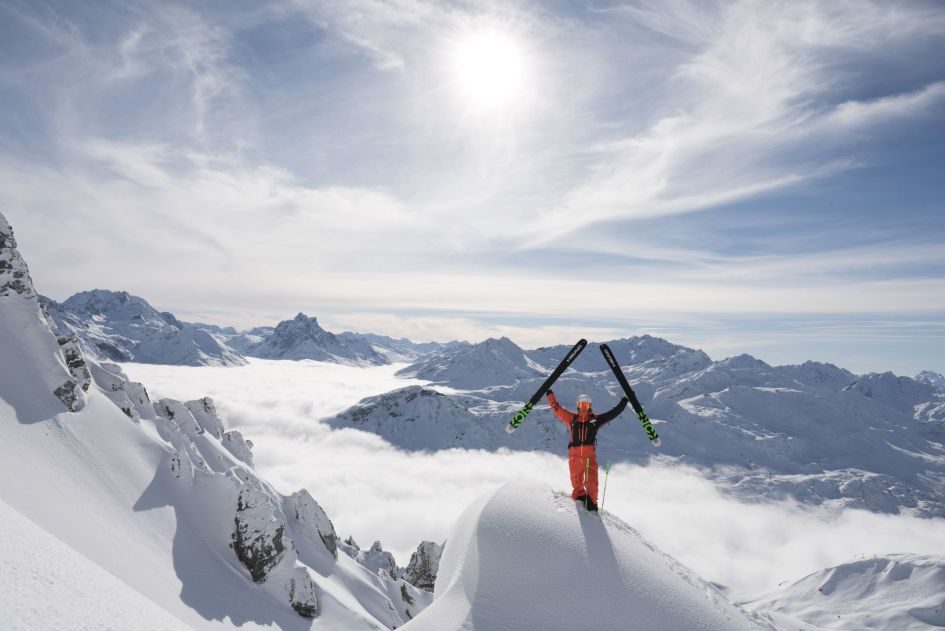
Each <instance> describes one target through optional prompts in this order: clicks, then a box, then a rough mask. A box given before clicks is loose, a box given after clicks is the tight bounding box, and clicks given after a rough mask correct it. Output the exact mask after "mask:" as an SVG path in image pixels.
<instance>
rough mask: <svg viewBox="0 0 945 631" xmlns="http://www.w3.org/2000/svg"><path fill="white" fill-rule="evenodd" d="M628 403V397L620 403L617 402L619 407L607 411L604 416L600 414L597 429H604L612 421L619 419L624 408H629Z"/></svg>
mask: <svg viewBox="0 0 945 631" xmlns="http://www.w3.org/2000/svg"><path fill="white" fill-rule="evenodd" d="M627 403H628V402H627V397H624V398H622V399H620V401H619V402H617V405H615V406H614V407H613V408H611V409H609V410H607V411H606V412H604V413H603V414H598V415H597V427H598V428H601V427H603V426H604V425H606V424H607V423H609V422H611V421H612V420H614V419H615V418H617V417H618V416H619V415H620V413H621V412H623V410H624V408H625V407H627Z"/></svg>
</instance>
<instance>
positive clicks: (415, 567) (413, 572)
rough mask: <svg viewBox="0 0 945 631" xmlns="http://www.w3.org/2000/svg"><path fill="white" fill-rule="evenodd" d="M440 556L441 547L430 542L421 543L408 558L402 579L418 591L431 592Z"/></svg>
mask: <svg viewBox="0 0 945 631" xmlns="http://www.w3.org/2000/svg"><path fill="white" fill-rule="evenodd" d="M441 556H443V546H442V545H440V544H437V543H433V542H432V541H424V542H422V543H421V544H420V545H419V546H417V551H416V552H414V553H413V554H412V555H411V556H410V563H408V564H407V569H406V571H405V572H404V579H405V580H406V581H407V582H408V583H410V584H412V585H414V586H416V587H419V588H420V589H423V590H426V591H428V592H432V591H433V586H434V584H435V583H436V573H437V571H438V570H439V567H440V557H441Z"/></svg>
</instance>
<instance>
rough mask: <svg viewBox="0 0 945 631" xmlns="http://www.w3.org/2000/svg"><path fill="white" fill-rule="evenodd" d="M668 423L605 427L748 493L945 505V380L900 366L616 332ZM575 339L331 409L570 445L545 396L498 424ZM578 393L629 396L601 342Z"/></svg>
mask: <svg viewBox="0 0 945 631" xmlns="http://www.w3.org/2000/svg"><path fill="white" fill-rule="evenodd" d="M608 344H609V345H610V346H611V348H612V349H614V351H615V353H616V355H617V357H618V359H619V360H620V361H621V363H622V364H623V368H624V370H625V372H626V374H627V377H628V379H629V381H630V382H631V384H632V385H633V386H634V388H635V390H636V393H637V395H638V397H639V399H640V401H641V403H642V404H643V406H644V407H645V409H646V410H647V411H648V413H649V415H650V418H651V419H652V420H653V422H654V424H655V427H656V428H657V431H658V432H659V433H660V434H661V435H662V436H663V447H662V448H661V449H660V450H659V451H658V452H657V451H655V450H654V449H653V447H652V446H651V445H650V444H649V441H648V440H646V436H645V434H644V433H643V431H642V429H641V428H640V426H639V423H638V422H637V421H636V419H635V418H634V417H633V416H632V415H631V414H626V415H624V416H623V417H622V418H620V419H618V422H615V423H612V424H611V425H610V426H608V427H607V428H606V429H605V430H604V431H603V432H602V434H601V436H600V437H599V445H598V453H599V454H600V455H601V458H602V460H604V461H606V462H613V461H640V460H645V459H647V458H649V457H651V456H655V455H660V456H662V457H672V458H675V459H677V460H678V461H679V462H680V463H685V464H691V465H696V466H700V467H702V468H704V469H705V470H706V473H707V475H708V476H710V477H712V478H714V479H716V480H718V481H719V482H720V483H722V484H723V488H726V489H728V490H729V491H731V492H733V493H737V494H738V495H739V496H741V497H743V498H747V499H751V500H758V501H764V500H766V499H773V498H784V497H788V496H790V497H794V498H796V499H798V500H800V501H802V502H810V503H814V504H821V503H837V504H842V505H846V506H853V507H862V508H867V509H869V510H872V511H880V512H890V513H895V512H909V513H914V514H917V515H921V516H945V392H943V391H941V390H938V389H936V388H935V387H933V386H932V385H930V384H929V383H924V382H920V381H917V380H915V379H911V378H908V377H897V376H895V375H893V374H892V373H882V374H868V375H854V374H853V373H851V372H849V371H847V370H844V369H842V368H838V367H836V366H833V365H830V364H821V363H816V362H807V363H805V364H801V365H796V366H769V365H768V364H766V363H764V362H763V361H761V360H758V359H755V358H753V357H751V356H748V355H740V356H737V357H730V358H727V359H724V360H721V361H712V360H711V359H710V358H709V357H708V355H706V354H705V353H703V352H702V351H699V350H694V349H690V348H686V347H683V346H678V345H674V344H671V343H669V342H666V341H665V340H660V339H658V338H653V337H650V336H642V337H637V338H630V339H626V340H616V341H612V342H609V343H608ZM568 349H569V347H567V346H560V347H552V348H544V349H538V350H537V351H525V350H523V349H521V348H519V347H517V346H516V345H515V344H514V343H513V342H511V341H510V340H507V339H501V340H488V341H486V342H483V343H481V344H476V345H473V346H468V347H461V348H454V349H446V350H441V351H438V352H436V353H432V354H430V355H427V356H425V357H423V358H421V359H420V360H419V361H417V362H416V363H414V364H413V365H411V366H408V367H406V368H404V369H402V370H401V371H400V373H399V374H403V375H407V376H415V377H419V378H425V379H430V380H431V381H434V385H431V386H412V387H409V388H404V389H401V390H396V391H393V392H389V393H387V394H384V395H380V396H376V397H371V398H368V399H365V400H364V401H362V402H361V403H360V404H358V405H356V406H355V407H353V408H351V409H349V410H347V411H345V412H343V413H341V414H339V415H337V416H335V417H333V418H330V419H328V421H327V422H328V423H329V424H331V425H332V426H333V427H338V428H340V427H352V428H357V429H361V430H364V431H369V432H373V433H376V434H379V435H381V436H382V437H384V438H385V439H386V440H388V441H390V442H391V443H393V444H395V445H397V446H399V447H402V448H404V449H409V450H436V449H446V448H450V447H457V446H460V447H465V448H469V449H488V450H496V449H499V448H510V449H520V450H536V449H538V450H546V451H553V452H558V453H563V451H564V449H565V445H566V444H567V437H566V430H565V428H564V426H563V425H561V424H560V423H558V422H557V421H556V420H555V419H554V417H553V415H551V414H550V412H549V411H548V410H547V406H539V407H538V409H537V410H536V411H535V412H532V413H531V415H530V416H528V418H527V419H526V421H525V423H524V424H523V425H522V427H521V428H519V430H517V431H516V432H515V433H514V434H512V435H508V434H506V433H505V432H503V431H501V430H502V428H504V426H505V424H506V423H507V422H508V419H509V418H511V416H512V415H513V414H514V413H515V412H516V411H517V410H518V409H519V408H520V407H521V406H522V405H523V403H524V401H526V400H527V399H528V398H529V397H530V396H531V395H532V393H534V392H535V390H536V389H537V388H538V386H539V385H540V383H541V382H542V381H543V379H544V376H545V375H547V374H548V373H549V372H550V371H551V370H552V368H553V366H554V365H555V364H556V363H557V361H559V360H560V358H561V357H563V356H564V355H565V354H566V353H567V351H568ZM554 390H555V392H556V393H557V395H558V397H559V400H561V401H562V402H563V403H564V404H565V405H566V406H568V407H572V408H573V407H574V401H575V400H576V398H577V396H578V395H579V394H589V395H590V396H591V397H592V399H593V401H594V402H595V408H596V409H598V410H601V411H603V410H606V409H608V408H610V407H611V406H612V405H614V404H615V403H616V402H617V401H618V400H619V398H620V397H621V396H622V394H621V392H620V390H619V386H618V385H617V384H616V381H615V380H614V378H613V375H612V373H611V372H610V370H609V369H607V368H606V365H605V364H604V361H603V358H602V355H601V354H600V353H599V352H598V351H597V349H596V348H594V346H593V345H592V346H591V347H589V348H588V349H587V350H585V351H584V353H583V354H582V355H581V356H580V357H579V358H578V360H577V361H576V362H575V364H574V365H573V367H572V369H570V370H569V371H567V372H566V373H565V374H564V375H563V376H562V377H561V379H559V381H558V382H557V383H556V384H555V385H554Z"/></svg>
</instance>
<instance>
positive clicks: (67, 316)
mask: <svg viewBox="0 0 945 631" xmlns="http://www.w3.org/2000/svg"><path fill="white" fill-rule="evenodd" d="M43 305H44V307H45V308H46V310H47V312H48V313H49V315H50V316H51V317H52V318H53V320H54V322H55V324H56V327H57V328H58V329H59V330H60V331H63V332H68V333H73V334H74V335H75V336H76V337H77V338H78V340H79V342H80V344H81V345H82V348H83V350H84V351H85V352H86V353H87V354H89V355H91V356H92V357H94V358H98V359H105V360H109V361H135V362H141V363H146V364H177V365H182V366H239V365H242V364H244V363H245V360H244V359H243V358H242V357H241V356H240V354H239V353H237V352H236V351H234V350H233V349H232V348H230V347H229V346H227V345H226V344H225V343H223V342H222V341H220V340H219V339H217V337H214V335H213V334H212V333H211V332H210V331H207V330H205V329H203V328H200V327H198V326H195V325H192V324H187V323H184V322H181V321H180V320H178V319H177V318H176V317H174V315H173V314H171V313H167V312H164V313H161V312H158V311H157V310H156V309H155V308H154V307H152V306H151V305H150V304H148V302H147V301H146V300H144V299H143V298H139V297H138V296H133V295H131V294H129V293H128V292H125V291H107V290H102V289H96V290H93V291H84V292H81V293H78V294H75V295H74V296H72V297H70V298H68V299H67V300H65V301H64V302H62V303H57V302H55V301H53V300H50V299H48V298H44V299H43Z"/></svg>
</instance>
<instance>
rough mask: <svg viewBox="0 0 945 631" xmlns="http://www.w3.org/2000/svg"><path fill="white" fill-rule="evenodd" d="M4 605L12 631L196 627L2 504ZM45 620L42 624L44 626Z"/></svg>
mask: <svg viewBox="0 0 945 631" xmlns="http://www.w3.org/2000/svg"><path fill="white" fill-rule="evenodd" d="M0 523H2V524H3V528H2V531H3V536H2V537H0V559H3V572H0V594H5V595H6V596H4V597H0V603H3V604H4V607H3V613H2V627H3V628H4V629H8V630H10V631H27V630H29V629H37V628H40V627H42V628H47V629H54V628H61V629H66V628H68V629H72V630H75V631H86V630H88V631H95V630H98V629H102V628H103V623H106V622H107V623H108V624H109V625H110V628H113V629H141V630H142V631H145V630H152V629H153V630H155V631H184V630H185V629H190V628H191V627H189V626H187V625H185V624H184V623H183V622H182V621H181V620H179V619H177V618H175V617H174V616H172V615H171V614H169V613H168V612H167V611H165V610H164V609H162V608H161V607H159V606H157V605H156V604H154V603H153V602H151V601H150V600H148V598H146V597H145V596H143V595H141V594H140V593H138V592H137V591H135V590H134V589H132V588H130V587H129V586H128V585H127V584H125V583H124V582H122V581H121V580H119V579H118V578H116V577H115V576H114V575H112V574H109V573H108V572H106V571H105V570H103V569H102V568H101V567H99V566H98V565H96V564H95V563H94V562H92V561H90V560H89V559H87V558H86V557H84V556H82V555H81V554H79V553H78V552H76V551H75V550H73V549H72V548H70V547H69V546H68V545H66V544H65V543H63V542H62V541H60V540H59V539H57V538H56V537H54V536H53V535H51V534H49V533H48V532H46V531H45V530H44V529H43V528H41V527H39V526H37V525H36V524H35V523H33V522H32V521H30V520H29V519H27V518H26V517H24V516H23V515H22V514H20V513H19V512H17V511H16V510H14V509H13V508H11V507H10V506H9V505H7V504H6V503H4V502H3V501H2V500H0ZM40 621H42V622H40Z"/></svg>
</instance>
